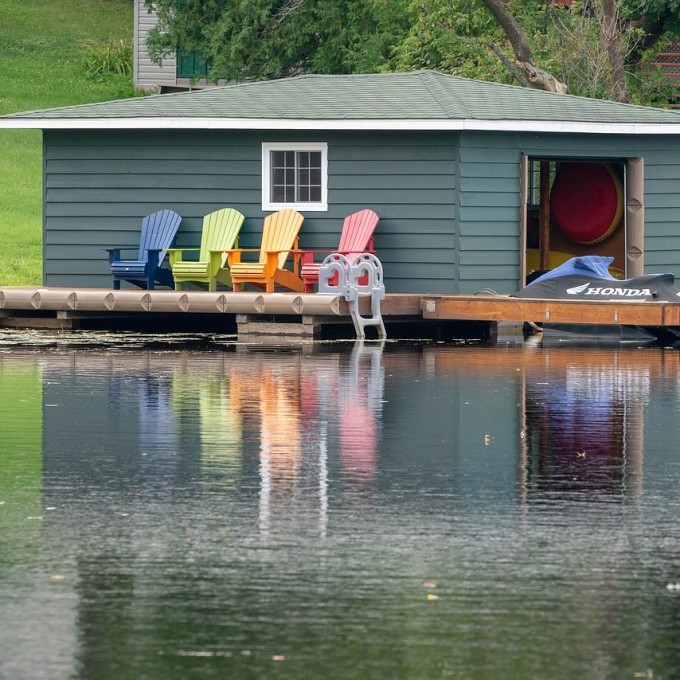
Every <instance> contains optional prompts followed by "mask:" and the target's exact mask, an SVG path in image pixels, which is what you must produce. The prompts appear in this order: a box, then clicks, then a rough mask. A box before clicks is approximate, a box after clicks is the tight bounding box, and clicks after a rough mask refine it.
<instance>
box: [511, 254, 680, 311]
mask: <svg viewBox="0 0 680 680" xmlns="http://www.w3.org/2000/svg"><path fill="white" fill-rule="evenodd" d="M613 261H614V258H613V257H603V256H600V255H584V256H582V257H573V258H572V259H571V260H568V261H567V262H565V263H564V264H562V265H560V266H559V267H556V268H555V269H551V270H550V271H549V272H547V273H545V274H543V275H542V276H539V277H538V278H537V279H535V280H534V281H532V282H531V283H530V284H529V285H528V286H526V287H525V288H522V290H520V291H518V292H516V293H514V294H513V297H521V298H540V299H548V300H599V301H602V300H641V301H642V300H649V301H653V302H680V289H679V288H678V287H677V286H676V285H675V275H674V274H647V275H645V276H636V277H635V278H633V279H623V280H620V279H616V278H614V277H613V276H612V275H611V274H610V273H609V270H608V267H609V265H610V264H611V263H612V262H613Z"/></svg>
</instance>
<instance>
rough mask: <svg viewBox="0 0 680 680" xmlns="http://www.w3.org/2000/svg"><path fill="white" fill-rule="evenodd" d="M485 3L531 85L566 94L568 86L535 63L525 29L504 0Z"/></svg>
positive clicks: (486, 0) (538, 88) (490, 0)
mask: <svg viewBox="0 0 680 680" xmlns="http://www.w3.org/2000/svg"><path fill="white" fill-rule="evenodd" d="M484 4H485V5H486V7H487V9H488V10H489V12H491V14H493V16H494V18H495V19H496V21H497V22H498V23H499V24H500V27H501V28H502V29H503V32H504V33H505V35H506V36H507V37H508V40H509V41H510V45H511V46H512V50H513V52H514V53H515V57H516V58H517V60H516V62H515V65H516V66H517V68H518V69H519V70H520V71H521V72H522V73H523V74H524V75H525V76H526V80H527V82H528V83H529V86H530V87H533V88H536V89H537V90H547V91H548V92H559V93H561V94H564V93H565V92H566V91H567V86H566V85H565V84H564V83H562V82H560V81H559V80H557V78H555V76H553V75H551V74H550V73H548V72H547V71H544V70H543V69H542V68H539V67H538V66H536V64H535V63H534V55H533V52H532V51H531V47H530V46H529V43H528V42H527V39H526V37H525V35H524V31H522V28H521V26H520V25H519V24H518V23H517V20H516V19H515V17H514V15H513V14H512V13H511V12H509V11H508V10H507V9H506V7H505V4H504V3H503V0H484Z"/></svg>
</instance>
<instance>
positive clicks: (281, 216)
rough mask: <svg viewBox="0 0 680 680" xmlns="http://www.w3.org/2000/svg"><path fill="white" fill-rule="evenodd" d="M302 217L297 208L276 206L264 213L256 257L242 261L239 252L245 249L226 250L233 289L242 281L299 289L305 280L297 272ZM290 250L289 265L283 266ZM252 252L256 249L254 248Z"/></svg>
mask: <svg viewBox="0 0 680 680" xmlns="http://www.w3.org/2000/svg"><path fill="white" fill-rule="evenodd" d="M304 219H305V218H304V217H303V216H302V215H301V214H300V213H299V212H297V210H291V209H287V210H280V211H279V212H275V213H272V214H271V215H267V217H265V219H264V228H263V230H262V243H261V245H260V249H259V254H260V255H259V259H258V260H257V261H244V260H242V258H241V255H242V254H243V253H244V252H248V249H243V248H239V249H234V250H227V251H225V252H226V253H227V266H228V267H229V272H230V273H231V281H232V286H233V289H234V292H238V291H240V290H241V287H242V286H243V285H244V284H245V283H250V284H252V285H254V286H257V287H258V288H262V289H264V290H265V292H267V293H273V292H274V287H275V285H276V284H279V285H281V286H284V287H285V288H289V289H291V290H295V291H299V292H302V291H304V289H305V284H304V283H303V281H302V279H301V278H300V276H299V271H300V254H299V252H297V250H298V234H299V232H300V228H301V227H302V223H303V222H304ZM291 251H293V263H292V264H293V268H292V269H286V268H285V267H286V261H287V260H288V257H289V255H290V254H291ZM254 252H258V251H257V250H255V251H254Z"/></svg>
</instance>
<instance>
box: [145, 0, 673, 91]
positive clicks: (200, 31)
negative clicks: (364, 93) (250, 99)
mask: <svg viewBox="0 0 680 680" xmlns="http://www.w3.org/2000/svg"><path fill="white" fill-rule="evenodd" d="M146 4H147V6H150V7H153V8H154V9H155V10H156V11H157V13H158V16H159V24H158V27H157V29H156V30H153V31H152V32H151V34H150V38H149V48H150V52H151V54H152V57H155V58H156V59H157V60H160V59H162V58H163V57H164V56H165V55H168V54H173V53H174V52H175V50H176V49H177V48H178V47H181V48H182V49H184V50H193V51H196V52H197V53H198V56H199V57H202V59H203V60H205V61H207V62H208V63H209V64H210V72H209V78H210V79H212V80H218V79H221V80H230V81H243V80H258V79H269V78H280V77H285V76H291V75H297V74H300V73H369V72H376V71H403V70H411V69H417V68H429V69H436V70H439V71H442V72H444V73H452V74H455V75H461V76H465V77H469V78H478V79H481V80H490V81H496V82H507V83H516V84H521V85H525V86H531V87H540V88H542V89H547V90H551V91H555V92H564V91H565V89H566V90H567V91H569V92H570V93H572V94H576V95H581V96H588V97H597V98H603V99H614V100H616V101H631V100H632V101H635V102H636V103H646V104H658V103H663V102H667V101H668V100H669V98H670V97H672V91H671V88H670V87H669V83H668V80H667V79H665V78H664V77H663V76H662V75H660V74H659V72H658V69H656V70H655V67H653V65H652V64H653V61H654V60H653V58H652V57H651V54H652V53H650V52H649V49H650V46H651V45H653V44H657V45H661V44H662V42H663V38H664V36H667V35H669V33H670V34H672V32H673V31H678V33H676V35H677V34H680V19H678V16H679V15H678V10H680V0H572V2H571V3H570V6H568V7H565V6H563V5H564V4H565V3H564V2H561V3H560V4H557V3H556V1H555V0H509V1H508V2H505V0H333V2H329V0H146ZM567 4H569V3H567Z"/></svg>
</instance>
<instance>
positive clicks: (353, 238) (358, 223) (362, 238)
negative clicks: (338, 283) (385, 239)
mask: <svg viewBox="0 0 680 680" xmlns="http://www.w3.org/2000/svg"><path fill="white" fill-rule="evenodd" d="M379 220H380V217H379V216H378V214H377V213H376V212H374V211H373V210H371V209H370V208H366V209H364V210H359V212H355V213H352V214H351V215H347V217H345V221H344V222H343V224H342V233H341V234H340V243H339V244H338V247H337V248H336V249H335V250H325V251H324V250H305V251H304V252H303V253H302V267H301V269H300V277H301V278H302V280H303V281H304V283H305V292H306V293H312V292H314V285H315V284H316V283H318V281H319V269H320V268H321V262H315V261H314V254H315V253H323V254H324V257H325V256H326V255H328V254H330V253H341V254H342V255H346V256H347V257H348V258H349V259H350V261H351V260H352V259H353V256H354V257H356V256H357V255H361V253H374V252H375V248H374V246H373V232H374V231H375V228H376V227H377V226H378V222H379ZM322 259H323V258H322Z"/></svg>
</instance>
